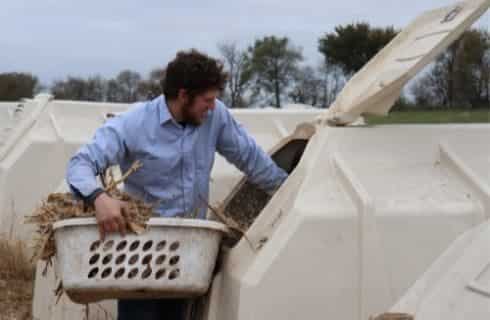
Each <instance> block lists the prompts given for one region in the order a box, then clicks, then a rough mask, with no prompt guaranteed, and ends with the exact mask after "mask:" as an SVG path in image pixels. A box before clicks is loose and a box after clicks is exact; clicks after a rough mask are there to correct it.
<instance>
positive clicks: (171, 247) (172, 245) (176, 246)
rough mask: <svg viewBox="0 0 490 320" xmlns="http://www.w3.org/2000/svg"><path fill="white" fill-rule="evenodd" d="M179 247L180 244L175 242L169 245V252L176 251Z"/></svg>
mask: <svg viewBox="0 0 490 320" xmlns="http://www.w3.org/2000/svg"><path fill="white" fill-rule="evenodd" d="M179 246H180V242H178V241H175V242H173V243H172V244H171V245H170V251H176V250H177V249H178V248H179Z"/></svg>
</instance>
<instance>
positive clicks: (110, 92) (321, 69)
mask: <svg viewBox="0 0 490 320" xmlns="http://www.w3.org/2000/svg"><path fill="white" fill-rule="evenodd" d="M398 32H399V30H396V29H395V28H393V27H373V26H371V25H370V24H369V23H365V22H361V23H352V24H347V25H339V26H337V27H335V29H334V30H333V31H332V32H329V33H325V34H324V35H323V36H322V37H320V39H318V44H317V48H318V51H319V52H320V53H321V56H322V60H321V62H320V63H318V65H308V64H306V63H305V61H304V57H303V54H302V50H301V48H299V47H296V46H295V45H294V44H293V42H292V41H291V39H289V38H288V37H277V36H265V37H263V38H260V39H257V40H255V41H254V42H253V43H252V44H250V45H249V46H247V47H245V48H240V47H239V46H238V45H237V44H236V43H233V42H225V43H220V44H218V51H219V53H220V59H221V61H222V62H223V64H224V66H225V69H226V71H227V72H228V75H229V77H228V82H227V84H226V88H225V90H224V92H223V93H222V97H221V98H222V99H223V100H224V101H225V103H226V104H227V105H228V106H229V107H232V108H246V107H249V106H266V105H270V106H274V107H277V108H281V107H282V106H283V105H284V104H285V103H288V102H292V103H302V104H308V105H312V106H315V107H320V108H325V107H328V106H329V105H330V104H331V103H332V102H333V101H334V100H335V97H336V96H337V94H338V93H339V92H340V90H341V89H342V88H343V86H344V85H345V83H346V82H347V80H348V79H349V78H350V77H352V75H353V74H355V73H356V72H357V71H359V70H360V69H361V68H362V67H363V66H364V64H366V63H367V62H368V61H369V60H370V59H371V58H372V57H373V56H374V55H376V54H377V53H378V52H379V50H381V49H382V48H383V47H384V46H385V45H386V44H387V43H388V42H390V41H391V40H392V39H393V38H394V37H395V36H396V35H397V34H398ZM164 78H165V70H164V69H163V68H155V69H154V70H152V71H151V72H150V73H149V74H148V75H146V76H144V77H143V76H142V75H141V74H140V73H138V72H136V71H133V70H123V71H121V72H120V73H119V74H118V75H117V76H116V77H114V78H111V79H106V78H103V77H101V76H98V75H95V76H89V77H87V78H82V77H73V76H68V77H67V78H66V79H64V80H58V81H55V82H54V83H53V84H52V85H51V86H50V88H49V90H50V91H51V93H52V94H53V95H54V96H55V98H56V99H70V100H85V101H107V102H134V101H138V100H145V99H151V98H153V97H155V96H158V95H160V94H161V89H160V81H161V80H162V79H164ZM41 88H42V86H41V85H40V83H39V80H38V78H37V77H36V76H34V75H32V74H28V73H0V100H18V99H20V98H25V97H32V96H33V95H34V94H35V93H36V92H38V91H39V90H40V89H41ZM415 107H424V108H440V107H442V108H468V109H474V108H482V107H487V108H488V107H490V33H489V32H488V31H487V30H478V29H470V30H468V31H466V32H465V33H464V34H463V35H462V36H461V37H460V38H459V39H458V40H457V41H455V42H454V43H453V44H452V45H451V46H450V47H449V48H448V49H447V50H445V51H444V52H443V53H442V54H441V55H439V56H438V57H437V59H436V60H435V61H434V63H432V64H431V65H430V66H429V67H428V69H427V70H425V71H424V72H423V73H422V74H421V75H420V76H419V77H418V78H417V79H416V80H415V81H414V82H413V83H412V85H411V86H410V87H409V88H407V90H405V93H404V95H403V96H402V97H401V98H400V99H399V101H398V102H397V108H415Z"/></svg>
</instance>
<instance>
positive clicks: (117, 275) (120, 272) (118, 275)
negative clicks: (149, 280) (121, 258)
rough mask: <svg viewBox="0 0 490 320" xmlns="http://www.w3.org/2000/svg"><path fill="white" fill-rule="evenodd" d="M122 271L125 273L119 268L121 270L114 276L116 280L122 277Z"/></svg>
mask: <svg viewBox="0 0 490 320" xmlns="http://www.w3.org/2000/svg"><path fill="white" fill-rule="evenodd" d="M124 271H125V270H124V268H121V269H119V270H117V271H116V273H115V274H114V277H115V278H116V279H119V278H121V277H122V276H123V275H124Z"/></svg>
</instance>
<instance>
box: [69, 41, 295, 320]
mask: <svg viewBox="0 0 490 320" xmlns="http://www.w3.org/2000/svg"><path fill="white" fill-rule="evenodd" d="M225 81H226V74H225V73H224V72H223V66H222V65H221V64H220V63H219V62H218V61H216V60H214V59H212V58H210V57H208V56H206V55H204V54H201V53H199V52H197V51H195V50H191V51H188V52H179V53H178V54H177V56H176V57H175V59H174V60H173V61H171V62H170V63H169V64H168V66H167V69H166V77H165V80H164V81H162V90H163V95H161V96H159V97H157V98H156V99H154V100H152V101H148V102H143V103H139V104H137V105H136V106H134V107H133V108H131V109H130V110H129V111H127V112H125V113H124V114H122V115H120V116H117V117H114V118H112V119H110V120H108V121H107V122H106V123H105V124H104V126H102V127H101V128H99V129H98V130H97V131H96V133H95V136H94V138H93V140H92V141H91V142H90V143H88V144H87V145H85V146H83V147H82V148H81V149H80V150H79V151H78V152H77V153H76V154H75V155H74V156H73V157H72V158H71V160H70V162H69V165H68V172H67V182H68V185H69V186H70V188H71V190H72V192H73V193H74V194H75V195H77V196H78V197H80V198H82V199H84V200H85V201H86V202H88V203H92V204H94V206H95V211H96V219H97V222H98V225H99V231H100V233H101V237H102V238H103V237H104V236H105V234H107V233H110V232H121V233H122V234H124V232H125V231H126V224H125V221H124V218H123V216H122V214H121V210H123V209H124V206H125V204H124V203H122V202H120V201H118V200H115V199H112V198H111V197H110V196H109V195H107V194H105V193H104V192H103V190H102V189H101V188H99V187H98V185H97V180H96V176H97V175H98V174H101V173H102V172H103V171H104V170H105V169H106V168H107V167H109V166H112V165H116V164H117V165H119V166H120V168H121V170H122V171H126V170H127V169H128V168H129V167H130V166H131V164H132V163H133V162H134V161H136V160H139V161H141V162H142V164H143V166H142V167H141V168H140V169H138V170H137V171H136V172H135V173H133V174H132V175H130V176H129V177H128V179H127V180H126V181H125V183H124V188H125V191H126V192H128V193H129V194H131V195H132V196H134V197H137V198H140V199H142V200H144V201H145V202H147V203H157V202H158V203H159V206H158V208H157V209H156V210H157V213H158V214H159V215H161V216H167V217H174V216H179V215H184V214H186V213H189V212H195V211H196V210H197V211H198V212H199V213H198V215H199V217H200V218H205V215H206V203H205V202H204V201H207V199H208V194H209V178H210V172H211V169H212V166H213V162H214V156H215V151H218V152H219V153H220V154H221V155H223V156H224V157H225V158H226V159H227V160H228V161H229V162H231V163H232V164H234V165H235V166H236V167H237V168H238V169H240V170H241V171H243V172H244V173H245V174H246V175H247V176H248V178H249V180H250V181H251V182H253V183H255V184H257V185H258V186H259V187H261V188H262V189H264V190H265V191H267V192H269V193H271V192H273V191H274V190H276V189H277V188H278V187H279V186H280V185H281V183H282V182H283V181H284V180H285V179H286V177H287V174H286V172H284V171H283V170H282V169H280V168H279V167H277V166H276V165H275V163H274V162H273V161H272V159H271V158H270V157H269V156H268V155H267V154H266V153H265V152H264V151H263V150H262V149H261V148H260V147H259V146H258V145H257V143H256V142H255V141H254V140H253V138H252V137H251V136H250V135H248V134H247V132H246V131H245V130H244V129H243V128H242V127H241V126H240V125H239V124H238V123H237V122H236V121H235V119H233V117H232V116H231V114H230V112H229V111H228V109H227V108H226V106H225V105H224V104H223V103H222V102H220V101H219V100H217V96H218V93H219V92H220V90H221V89H222V88H223V86H224V84H225ZM203 202H204V203H203ZM118 313H119V316H118V319H119V320H126V319H136V317H139V318H141V319H148V320H151V319H164V318H165V319H183V317H184V313H185V300H168V299H167V300H121V301H119V303H118Z"/></svg>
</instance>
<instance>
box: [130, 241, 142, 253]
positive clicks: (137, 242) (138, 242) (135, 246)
mask: <svg viewBox="0 0 490 320" xmlns="http://www.w3.org/2000/svg"><path fill="white" fill-rule="evenodd" d="M139 245H140V241H139V240H136V241H134V242H133V243H131V245H130V246H129V251H134V250H136V249H138V246H139Z"/></svg>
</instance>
